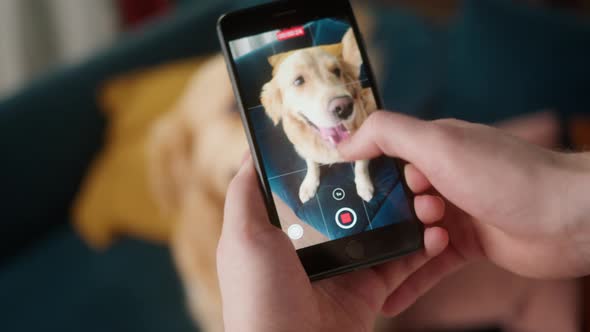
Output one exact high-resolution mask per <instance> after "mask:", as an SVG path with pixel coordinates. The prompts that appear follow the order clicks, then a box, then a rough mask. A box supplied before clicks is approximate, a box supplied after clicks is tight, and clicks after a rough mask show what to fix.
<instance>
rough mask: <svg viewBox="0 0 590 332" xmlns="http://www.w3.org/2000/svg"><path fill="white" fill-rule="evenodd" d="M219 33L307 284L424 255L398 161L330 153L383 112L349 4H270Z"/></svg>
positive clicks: (271, 207) (338, 0)
mask: <svg viewBox="0 0 590 332" xmlns="http://www.w3.org/2000/svg"><path fill="white" fill-rule="evenodd" d="M217 30H218V34H219V39H220V41H221V46H222V49H223V53H224V55H225V59H226V62H227V64H228V69H229V73H230V77H231V80H232V84H233V87H234V93H235V95H236V98H237V101H238V104H239V106H240V109H241V116H242V120H243V123H244V127H245V129H246V133H247V137H248V139H249V143H250V148H251V150H252V155H253V159H254V161H255V164H256V168H257V171H258V175H259V177H260V183H261V187H262V191H263V194H264V199H265V203H266V207H267V210H268V214H269V217H270V220H271V222H272V223H273V224H274V225H276V226H277V227H281V228H282V229H283V230H284V231H285V232H286V233H287V235H288V236H289V238H290V239H291V240H292V242H293V245H294V246H295V249H296V250H297V253H298V255H299V258H300V259H301V262H302V264H303V266H304V268H305V270H306V272H307V273H308V275H309V276H310V278H311V279H312V280H317V279H321V278H326V277H329V276H332V275H335V274H339V273H343V272H346V271H350V270H355V269H360V268H364V267H368V266H371V265H375V264H378V263H381V262H384V261H386V260H389V259H391V258H395V257H400V256H402V255H406V254H409V253H411V252H413V251H416V250H419V249H421V248H422V247H423V227H422V224H421V223H420V222H419V221H418V219H417V218H416V214H415V211H414V207H413V196H412V194H411V192H410V191H409V190H408V188H407V186H406V183H405V179H404V177H403V173H402V171H401V165H400V161H399V160H396V159H392V158H387V157H379V158H376V159H373V160H361V161H356V162H354V163H351V162H345V161H344V160H342V158H341V157H340V155H339V154H338V151H337V149H336V146H337V145H338V144H339V143H340V142H341V141H342V140H345V139H347V138H348V137H349V136H351V135H354V133H355V131H356V130H358V128H359V127H360V126H361V125H362V123H363V121H364V120H365V119H366V118H367V117H368V115H369V114H370V113H371V112H373V111H374V110H376V109H380V108H382V103H381V100H380V97H379V94H378V92H377V89H376V85H375V78H374V76H373V73H372V71H371V66H370V65H369V62H368V57H367V54H366V51H365V47H364V45H363V41H362V38H361V34H360V32H359V29H358V26H357V23H356V20H355V17H354V14H353V10H352V8H351V6H350V4H349V2H348V1H346V0H322V1H309V0H299V1H279V2H272V3H269V4H265V5H261V6H257V7H252V8H247V9H243V10H239V11H235V12H231V13H228V14H225V15H223V16H222V17H221V18H220V19H219V21H218V26H217ZM391 134H392V135H395V133H391Z"/></svg>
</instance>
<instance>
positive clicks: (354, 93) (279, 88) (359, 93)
mask: <svg viewBox="0 0 590 332" xmlns="http://www.w3.org/2000/svg"><path fill="white" fill-rule="evenodd" d="M330 50H331V49H330ZM330 50H329V49H328V48H322V47H321V46H319V47H312V48H306V49H301V50H297V51H294V52H290V53H287V54H282V55H278V56H273V57H271V58H269V63H270V64H271V66H272V67H273V72H272V76H273V77H272V79H271V80H270V81H269V82H267V83H266V84H264V86H263V87H262V92H261V96H260V100H261V103H262V105H263V106H264V108H265V111H266V114H267V115H268V116H269V118H270V119H271V120H272V121H273V123H274V125H275V126H278V125H279V123H281V122H282V127H283V130H284V132H285V134H286V136H287V138H288V139H289V141H290V142H291V143H292V144H293V146H294V148H295V151H296V152H297V153H298V154H299V156H301V158H303V159H304V160H305V163H306V165H307V173H306V175H305V177H304V179H303V182H302V184H301V186H300V187H299V199H300V200H301V202H302V203H305V202H307V201H309V200H310V199H311V198H313V197H314V196H315V194H316V192H317V189H318V187H319V184H320V165H322V164H334V163H340V162H345V160H344V159H342V157H341V156H340V155H339V153H338V150H337V149H336V145H337V144H338V143H340V142H341V141H343V140H345V139H347V138H348V137H349V136H350V135H352V134H354V132H355V131H356V130H358V128H359V127H360V126H361V124H362V123H363V122H364V121H365V119H366V118H367V117H368V116H369V114H370V113H371V112H373V111H374V110H375V109H376V105H375V100H374V98H373V96H372V93H371V90H370V89H363V88H362V86H361V84H360V82H359V72H360V66H361V64H362V58H361V56H360V51H359V50H358V44H357V43H356V40H355V38H354V34H353V32H352V30H351V29H349V30H348V31H347V32H346V34H345V35H344V37H343V39H342V47H341V52H340V53H339V54H334V52H331V51H330ZM354 181H355V185H356V190H357V194H358V195H359V196H360V197H361V198H362V199H363V200H364V201H366V202H369V201H370V200H371V199H372V198H373V192H374V187H373V183H372V182H371V178H370V175H369V161H368V160H360V161H356V162H355V166H354Z"/></svg>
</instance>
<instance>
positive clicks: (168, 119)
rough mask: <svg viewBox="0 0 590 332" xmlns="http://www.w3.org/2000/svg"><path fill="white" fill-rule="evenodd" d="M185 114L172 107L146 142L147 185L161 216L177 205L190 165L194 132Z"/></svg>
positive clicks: (155, 126) (153, 129) (190, 168)
mask: <svg viewBox="0 0 590 332" xmlns="http://www.w3.org/2000/svg"><path fill="white" fill-rule="evenodd" d="M184 114H185V113H182V112H179V111H178V110H177V109H175V110H173V111H171V112H169V113H166V114H165V115H163V116H162V117H161V118H160V119H159V120H158V121H157V122H156V123H155V124H154V126H153V127H152V128H151V130H150V133H149V136H148V141H147V143H146V146H145V147H146V154H147V167H148V175H149V180H150V187H151V188H150V189H151V191H152V194H153V196H154V198H155V201H156V203H157V205H158V207H159V208H160V211H161V212H162V214H163V215H164V216H171V215H173V214H174V213H175V212H176V211H178V209H180V205H181V197H182V193H183V191H184V187H185V185H186V183H187V182H188V180H187V179H189V177H190V174H191V171H192V169H193V165H192V150H193V144H194V133H193V132H192V129H191V127H190V126H189V125H188V123H189V122H188V121H187V119H186V117H185V116H184Z"/></svg>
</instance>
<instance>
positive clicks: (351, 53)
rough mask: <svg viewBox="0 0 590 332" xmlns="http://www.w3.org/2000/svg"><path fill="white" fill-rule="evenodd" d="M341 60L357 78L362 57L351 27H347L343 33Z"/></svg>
mask: <svg viewBox="0 0 590 332" xmlns="http://www.w3.org/2000/svg"><path fill="white" fill-rule="evenodd" d="M342 61H343V62H344V63H345V64H346V65H347V66H348V67H349V70H351V72H353V73H355V75H356V76H357V78H358V76H359V74H360V70H361V66H362V64H363V58H362V57H361V51H360V50H359V46H358V44H357V42H356V38H355V37H354V32H353V31H352V28H349V29H348V31H346V33H345V34H344V37H342Z"/></svg>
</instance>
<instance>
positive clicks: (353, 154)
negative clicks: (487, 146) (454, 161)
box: [338, 111, 445, 171]
mask: <svg viewBox="0 0 590 332" xmlns="http://www.w3.org/2000/svg"><path fill="white" fill-rule="evenodd" d="M440 138H441V135H440V126H437V125H436V124H435V123H433V122H429V121H423V120H419V119H416V118H413V117H410V116H407V115H403V114H399V113H393V112H387V111H378V112H374V113H372V114H371V115H370V116H369V117H368V118H367V120H366V121H365V122H364V123H363V125H362V126H361V128H360V129H359V130H358V131H357V132H356V133H355V134H354V135H353V136H352V137H351V138H350V139H349V140H346V141H344V142H342V143H340V144H339V145H338V151H339V153H340V155H341V156H342V157H343V158H344V159H346V160H350V161H354V160H364V159H372V158H375V157H377V156H380V155H383V154H385V155H388V156H390V157H397V158H400V159H403V160H405V161H408V162H410V163H412V164H415V165H416V166H417V167H418V168H419V169H420V170H422V171H425V166H426V167H427V166H428V165H430V164H431V161H432V160H434V159H433V158H436V155H438V154H439V152H440V150H441V149H440V147H441V144H444V143H445V142H443V141H442V140H441V139H440Z"/></svg>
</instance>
